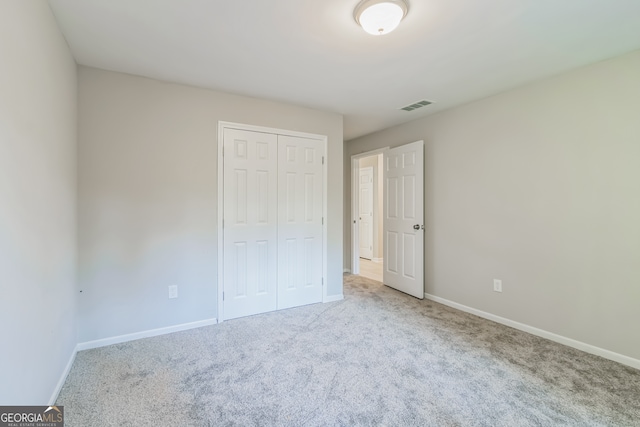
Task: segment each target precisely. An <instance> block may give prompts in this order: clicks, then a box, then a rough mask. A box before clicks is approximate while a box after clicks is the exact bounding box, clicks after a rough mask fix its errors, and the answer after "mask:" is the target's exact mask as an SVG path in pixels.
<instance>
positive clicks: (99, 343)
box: [76, 319, 218, 351]
mask: <svg viewBox="0 0 640 427" xmlns="http://www.w3.org/2000/svg"><path fill="white" fill-rule="evenodd" d="M216 323H218V321H217V319H206V320H199V321H197V322H191V323H182V324H180V325H174V326H167V327H166V328H158V329H150V330H148V331H141V332H134V333H133V334H127V335H118V336H116V337H109V338H103V339H99V340H95V341H86V342H81V343H78V346H77V347H76V349H77V351H82V350H89V349H92V348H98V347H105V346H107V345H111V344H120V343H123V342H127V341H134V340H139V339H141V338H149V337H155V336H158V335H164V334H170V333H173V332H180V331H186V330H188V329H195V328H201V327H203V326H209V325H215V324H216Z"/></svg>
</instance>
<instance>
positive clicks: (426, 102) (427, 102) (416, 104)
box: [401, 99, 433, 111]
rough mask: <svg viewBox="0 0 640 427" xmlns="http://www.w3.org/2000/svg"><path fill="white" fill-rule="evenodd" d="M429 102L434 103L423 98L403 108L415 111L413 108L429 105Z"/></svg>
mask: <svg viewBox="0 0 640 427" xmlns="http://www.w3.org/2000/svg"><path fill="white" fill-rule="evenodd" d="M429 104H433V102H431V101H427V100H426V99H423V100H422V101H418V102H416V103H415V104H411V105H407V106H406V107H402V108H401V110H404V111H413V110H415V109H417V108H422V107H424V106H426V105H429Z"/></svg>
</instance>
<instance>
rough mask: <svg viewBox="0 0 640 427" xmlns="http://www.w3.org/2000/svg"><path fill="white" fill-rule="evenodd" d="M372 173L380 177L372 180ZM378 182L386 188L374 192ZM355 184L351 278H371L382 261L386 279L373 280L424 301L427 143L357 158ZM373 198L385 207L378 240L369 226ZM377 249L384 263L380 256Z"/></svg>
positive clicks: (354, 159) (353, 162)
mask: <svg viewBox="0 0 640 427" xmlns="http://www.w3.org/2000/svg"><path fill="white" fill-rule="evenodd" d="M370 168H373V169H374V170H375V169H377V170H378V171H379V172H381V173H380V174H379V175H378V176H377V177H374V178H371V176H372V175H373V174H374V172H373V171H372V170H370ZM377 179H379V180H380V182H381V184H380V185H378V187H379V188H378V189H376V190H374V189H372V187H373V186H374V184H376V183H377V182H376V181H377ZM371 181H373V184H371ZM351 183H352V185H351V199H352V205H351V212H352V215H353V216H352V221H353V224H352V232H351V253H352V259H351V273H352V274H357V275H361V276H366V275H367V274H368V273H369V271H370V270H369V268H370V267H374V268H375V267H376V266H375V265H374V264H375V263H374V261H381V262H380V266H379V267H380V270H382V278H381V279H380V277H379V275H378V276H376V277H374V280H378V281H380V282H382V283H383V284H385V285H386V286H389V287H391V288H394V289H397V290H399V291H401V292H404V293H406V294H409V295H412V296H414V297H416V298H420V299H422V298H424V241H425V239H424V141H415V142H412V143H409V144H404V145H400V146H397V147H394V148H389V147H386V148H384V149H380V150H376V151H370V152H366V153H362V154H358V155H355V156H352V157H351ZM374 196H376V200H378V201H379V202H381V203H379V204H380V205H382V208H381V209H380V210H379V211H380V212H379V214H378V215H377V217H378V219H379V221H378V223H379V224H378V226H379V229H378V232H377V234H376V236H375V237H374V236H373V232H371V231H370V224H369V222H371V223H373V222H374V221H373V220H372V219H371V221H370V218H373V217H374V216H375V214H374V213H371V214H369V212H371V211H373V210H374V209H373V208H371V206H370V205H371V204H373V205H374V207H375V205H376V202H375V201H373V203H371V202H372V200H373V197H374ZM373 228H374V230H375V228H376V227H375V226H374V227H373ZM376 246H379V248H380V249H381V250H382V257H377V256H376V255H375V254H376V251H375V249H374V248H375V247H376ZM378 253H379V252H378ZM376 270H377V269H376ZM378 271H379V270H378ZM375 273H377V271H375V270H374V274H375ZM367 277H368V276H367Z"/></svg>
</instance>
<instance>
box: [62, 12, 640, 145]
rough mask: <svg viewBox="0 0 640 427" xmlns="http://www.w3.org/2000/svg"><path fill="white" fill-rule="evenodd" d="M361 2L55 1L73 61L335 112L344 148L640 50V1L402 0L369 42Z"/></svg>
mask: <svg viewBox="0 0 640 427" xmlns="http://www.w3.org/2000/svg"><path fill="white" fill-rule="evenodd" d="M358 2H359V0H50V1H49V3H50V5H51V8H52V9H53V12H54V14H55V15H56V18H57V20H58V22H59V24H60V27H61V29H62V32H63V33H64V35H65V37H66V38H67V41H68V42H69V45H70V46H71V50H72V52H73V55H74V56H75V58H76V60H77V62H78V63H79V64H82V65H88V66H92V67H98V68H104V69H107V70H114V71H121V72H125V73H130V74H136V75H141V76H147V77H152V78H156V79H160V80H166V81H171V82H176V83H184V84H189V85H194V86H200V87H205V88H211V89H216V90H220V91H225V92H231V93H236V94H242V95H248V96H253V97H259V98H266V99H272V100H277V101H284V102H288V103H293V104H297V105H302V106H307V107H311V108H316V109H321V110H327V111H333V112H337V113H341V114H343V115H344V134H345V140H349V139H352V138H355V137H358V136H361V135H365V134H368V133H371V132H374V131H377V130H380V129H384V128H386V127H389V126H392V125H396V124H400V123H403V122H407V121H410V120H414V119H416V118H419V117H423V116H425V115H427V114H432V113H434V112H436V111H440V110H443V109H446V108H450V107H452V106H455V105H460V104H463V103H466V102H469V101H472V100H475V99H479V98H483V97H486V96H489V95H492V94H495V93H498V92H501V91H504V90H507V89H509V88H512V87H515V86H519V85H522V84H523V83H526V82H529V81H532V80H536V79H539V78H542V77H545V76H549V75H553V74H557V73H560V72H562V71H565V70H568V69H571V68H575V67H579V66H581V65H586V64H589V63H593V62H596V61H599V60H602V59H606V58H610V57H613V56H616V55H619V54H623V53H626V52H630V51H632V50H636V49H640V0H410V2H409V3H410V6H409V13H408V15H407V17H406V18H405V19H404V21H403V22H402V23H401V24H400V26H399V27H398V29H397V30H396V31H394V32H393V33H390V34H388V35H384V36H377V37H376V36H371V35H368V34H366V33H365V32H364V31H363V30H362V29H361V28H360V27H359V26H358V25H357V24H356V23H355V21H354V19H353V9H354V8H355V6H356V4H357V3H358ZM421 99H428V100H432V101H435V104H434V105H431V106H428V107H424V108H422V109H420V110H416V111H413V112H404V111H399V110H398V108H400V107H403V106H405V105H407V104H410V103H413V102H415V101H418V100H421Z"/></svg>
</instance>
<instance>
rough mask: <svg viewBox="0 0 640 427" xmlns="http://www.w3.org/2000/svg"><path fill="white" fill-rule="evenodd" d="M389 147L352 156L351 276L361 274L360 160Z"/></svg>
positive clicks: (382, 151)
mask: <svg viewBox="0 0 640 427" xmlns="http://www.w3.org/2000/svg"><path fill="white" fill-rule="evenodd" d="M388 149H389V147H384V148H378V149H377V150H372V151H366V152H364V153H360V154H354V155H353V156H351V274H360V231H359V230H358V227H360V220H359V218H360V216H359V213H360V196H359V190H358V187H359V182H360V177H359V173H360V172H359V170H360V159H363V158H365V157H370V156H375V155H378V154H381V153H384V152H385V151H387V150H388Z"/></svg>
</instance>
